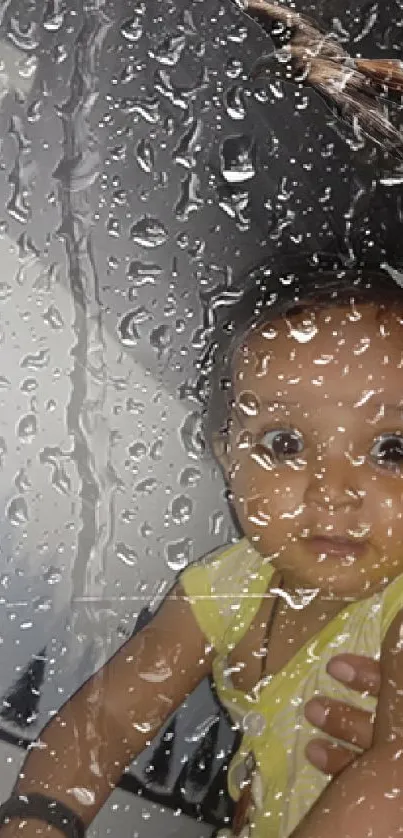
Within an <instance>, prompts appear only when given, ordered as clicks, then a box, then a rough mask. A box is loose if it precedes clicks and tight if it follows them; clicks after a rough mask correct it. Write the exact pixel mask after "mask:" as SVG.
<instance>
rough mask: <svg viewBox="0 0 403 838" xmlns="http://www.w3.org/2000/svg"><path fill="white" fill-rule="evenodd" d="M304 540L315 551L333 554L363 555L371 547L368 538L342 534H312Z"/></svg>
mask: <svg viewBox="0 0 403 838" xmlns="http://www.w3.org/2000/svg"><path fill="white" fill-rule="evenodd" d="M302 540H303V543H304V544H305V546H306V547H307V548H308V549H309V550H310V551H312V552H313V553H319V554H323V553H325V554H326V555H332V556H363V555H364V553H366V551H367V550H368V547H369V541H368V540H362V539H360V540H359V539H356V538H348V537H346V536H342V535H332V536H323V535H320V536H310V537H309V538H304V539H302Z"/></svg>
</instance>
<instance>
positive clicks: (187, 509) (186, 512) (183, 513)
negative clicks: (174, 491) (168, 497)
mask: <svg viewBox="0 0 403 838" xmlns="http://www.w3.org/2000/svg"><path fill="white" fill-rule="evenodd" d="M192 513H193V502H192V500H191V499H190V498H189V497H187V495H177V497H176V498H174V499H173V501H172V503H171V515H172V519H173V521H174V522H175V524H186V523H187V522H188V521H189V520H190V518H191V517H192Z"/></svg>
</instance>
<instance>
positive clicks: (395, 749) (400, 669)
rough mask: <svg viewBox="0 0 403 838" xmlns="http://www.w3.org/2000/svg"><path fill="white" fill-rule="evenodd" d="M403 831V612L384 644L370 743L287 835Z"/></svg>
mask: <svg viewBox="0 0 403 838" xmlns="http://www.w3.org/2000/svg"><path fill="white" fill-rule="evenodd" d="M402 831H403V612H400V614H398V616H397V617H396V619H395V620H394V622H393V623H392V625H391V627H390V629H389V631H388V633H387V635H386V638H385V641H384V643H383V647H382V655H381V690H380V694H379V700H378V708H377V714H376V722H375V728H374V738H373V743H372V746H371V747H370V748H369V750H368V751H366V753H365V754H363V755H362V756H360V757H358V758H357V759H356V760H355V761H354V763H353V764H352V765H350V766H348V767H347V768H346V769H345V770H344V771H342V773H341V774H340V775H339V776H338V777H337V778H336V779H334V780H333V781H332V782H331V783H330V785H329V786H328V787H327V788H326V789H325V791H324V792H323V794H322V795H321V797H320V798H319V800H318V801H317V803H316V804H315V805H314V806H313V807H312V809H311V811H310V812H309V813H308V815H307V816H306V817H305V818H304V820H303V822H302V823H301V824H300V825H299V826H298V827H297V828H296V829H295V830H294V832H293V833H292V836H290V838H369V836H371V838H395V836H400V835H402Z"/></svg>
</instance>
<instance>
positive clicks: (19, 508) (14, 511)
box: [6, 496, 28, 527]
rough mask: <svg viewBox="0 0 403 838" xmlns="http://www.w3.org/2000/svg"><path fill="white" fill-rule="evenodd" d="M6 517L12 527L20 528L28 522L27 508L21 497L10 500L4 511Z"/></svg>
mask: <svg viewBox="0 0 403 838" xmlns="http://www.w3.org/2000/svg"><path fill="white" fill-rule="evenodd" d="M6 515H7V518H8V519H9V521H10V522H11V524H13V526H14V527H20V526H21V525H23V524H26V523H27V522H28V507H27V504H26V500H25V498H23V497H22V496H19V497H16V498H12V500H11V501H10V503H9V504H8V506H7V509H6Z"/></svg>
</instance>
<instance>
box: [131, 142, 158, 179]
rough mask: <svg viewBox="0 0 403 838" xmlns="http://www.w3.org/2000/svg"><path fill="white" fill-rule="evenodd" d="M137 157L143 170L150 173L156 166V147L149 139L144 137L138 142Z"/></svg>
mask: <svg viewBox="0 0 403 838" xmlns="http://www.w3.org/2000/svg"><path fill="white" fill-rule="evenodd" d="M135 157H136V160H137V163H138V164H139V166H140V169H142V170H143V172H146V173H147V174H150V172H152V170H153V168H154V164H155V156H154V149H153V147H152V145H151V143H150V142H149V141H148V140H146V139H142V140H140V141H139V142H138V144H137V146H136V151H135Z"/></svg>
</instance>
